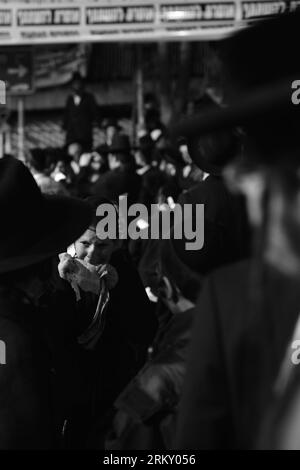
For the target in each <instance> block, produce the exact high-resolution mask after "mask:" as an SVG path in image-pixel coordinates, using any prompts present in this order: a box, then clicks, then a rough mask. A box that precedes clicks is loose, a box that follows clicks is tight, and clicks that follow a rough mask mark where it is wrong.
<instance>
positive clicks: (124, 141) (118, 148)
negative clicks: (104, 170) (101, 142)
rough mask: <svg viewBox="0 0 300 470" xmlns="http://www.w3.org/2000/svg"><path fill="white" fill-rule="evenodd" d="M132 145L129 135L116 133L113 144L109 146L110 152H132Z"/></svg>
mask: <svg viewBox="0 0 300 470" xmlns="http://www.w3.org/2000/svg"><path fill="white" fill-rule="evenodd" d="M130 151H131V145H130V141H129V138H128V136H127V135H125V134H115V135H114V136H113V138H112V142H111V145H110V146H109V147H108V152H109V153H130Z"/></svg>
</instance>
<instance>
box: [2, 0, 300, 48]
mask: <svg viewBox="0 0 300 470" xmlns="http://www.w3.org/2000/svg"><path fill="white" fill-rule="evenodd" d="M298 6H300V0H292V1H289V0H273V1H269V0H267V1H244V0H235V1H227V0H225V1H219V2H216V1H211V0H207V1H203V2H202V1H194V0H181V1H176V0H159V1H152V2H151V1H147V0H140V1H136V2H135V1H132V0H127V1H126V0H101V5H99V3H96V2H94V3H88V2H86V1H78V0H75V1H73V2H72V3H70V2H69V3H55V2H49V4H48V3H35V2H30V4H28V3H26V4H24V3H13V4H12V3H0V44H1V45H6V44H7V45H9V44H14V45H16V44H41V43H57V42H69V43H70V42H87V41H88V42H95V41H118V40H128V41H132V40H134V41H139V40H140V41H146V40H149V41H154V40H157V39H169V40H176V39H178V40H182V39H185V38H186V39H199V40H201V39H218V38H221V37H223V36H225V35H227V34H228V33H230V32H231V31H232V30H233V29H234V28H236V27H240V26H243V24H245V23H247V22H249V21H255V20H259V19H261V18H266V17H269V16H272V15H276V14H280V13H285V12H287V11H290V10H295V9H296V8H297V7H298Z"/></svg>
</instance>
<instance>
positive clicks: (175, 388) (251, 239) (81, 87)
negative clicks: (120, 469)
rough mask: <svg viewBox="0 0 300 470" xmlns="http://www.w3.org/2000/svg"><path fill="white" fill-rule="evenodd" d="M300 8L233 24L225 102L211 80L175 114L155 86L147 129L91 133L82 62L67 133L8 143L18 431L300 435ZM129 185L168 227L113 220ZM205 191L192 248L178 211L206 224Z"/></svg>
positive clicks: (7, 331) (84, 442)
mask: <svg viewBox="0 0 300 470" xmlns="http://www.w3.org/2000/svg"><path fill="white" fill-rule="evenodd" d="M299 21H300V17H299V14H298V13H294V14H290V15H286V16H284V17H280V18H277V19H271V20H269V21H266V22H265V23H261V24H259V25H257V26H252V27H250V28H248V29H245V30H243V31H240V32H238V33H237V34H236V35H234V36H233V37H232V38H229V39H227V40H226V41H225V47H224V51H225V52H224V57H225V58H226V60H225V63H226V65H227V67H228V70H229V72H230V73H231V78H230V84H231V88H232V89H233V90H234V92H233V91H232V89H230V92H229V93H228V94H227V95H226V96H227V99H228V102H227V103H226V105H220V103H217V102H215V101H214V99H213V98H212V96H211V94H208V93H207V94H205V95H204V96H203V97H202V98H201V100H199V102H198V103H197V115H195V116H191V117H185V118H183V119H182V120H181V121H180V122H178V123H174V124H173V127H172V128H166V126H164V125H163V123H162V122H161V117H160V110H159V106H158V104H157V102H156V99H155V98H154V97H153V96H151V97H150V98H151V99H150V100H148V101H147V100H146V102H147V103H148V105H147V106H146V107H145V110H144V112H145V125H144V128H143V130H142V131H141V129H139V130H138V131H137V132H136V138H135V139H134V141H133V139H132V138H130V137H129V136H128V135H126V133H125V131H124V129H122V126H121V125H120V124H119V122H118V121H119V120H118V119H107V120H106V123H105V139H106V141H105V143H104V144H103V145H101V146H100V147H97V148H94V147H93V139H92V127H93V122H94V120H95V113H96V111H95V109H96V102H95V99H94V97H93V96H92V95H91V94H90V93H89V92H88V91H86V89H85V84H84V80H83V79H82V77H81V76H80V75H79V74H78V73H75V74H74V77H73V81H72V90H71V93H70V96H69V98H68V101H67V103H66V109H65V119H64V129H65V132H66V145H65V147H64V148H63V149H42V148H36V149H32V150H31V152H30V154H29V155H28V156H27V159H26V162H25V165H24V164H23V163H21V162H20V161H18V160H17V159H15V158H14V157H13V156H10V155H5V156H4V157H3V158H2V159H0V210H1V216H2V229H1V235H0V240H1V243H0V309H1V310H0V340H1V341H2V342H3V344H5V345H6V347H7V354H6V361H5V363H4V361H2V364H1V361H0V448H1V449H16V448H17V449H19V448H26V449H28V448H31V449H40V448H44V449H49V448H50V449H53V448H59V449H106V450H141V449H142V450H153V449H161V450H163V449H190V450H192V449H193V450H195V449H197V450H199V449H220V448H229V449H237V448H239V449H253V448H268V449H281V448H284V449H285V448H298V449H299V448H300V430H299V426H300V416H299V414H298V413H299V406H298V404H299V398H300V394H299V391H300V389H299V386H300V384H299V374H298V369H297V367H296V366H297V364H298V363H299V361H298V356H297V347H299V346H298V345H299V344H300V329H299V305H300V298H299V295H300V289H299V277H300V243H299V234H300V231H299V224H300V219H299V213H300V212H299V167H300V164H299V139H298V132H299V131H298V129H299V122H300V120H299V116H298V113H297V110H296V108H295V107H294V108H293V107H292V106H291V103H290V99H289V94H287V91H288V93H289V92H290V77H291V76H293V77H294V76H295V74H297V72H298V71H300V67H299V65H298V64H297V63H295V61H294V60H293V58H292V53H290V54H289V53H287V52H286V49H285V52H284V54H282V55H280V54H279V55H280V57H278V51H279V50H280V47H282V44H281V42H280V41H282V40H283V39H282V38H284V40H285V41H286V42H287V43H289V44H292V43H295V41H294V40H295V38H297V37H298V31H299ZM279 31H280V32H281V33H282V34H280V35H279V34H278V32H279ZM283 33H284V34H283ZM266 38H267V39H266ZM277 43H280V47H275V46H274V44H275V45H276V44H277ZM254 47H255V50H256V51H257V53H256V54H255V55H254V54H253V53H252V51H253V48H254ZM257 70H259V76H258V75H257ZM148 98H149V97H148ZM134 134H135V133H134ZM38 188H39V189H38ZM124 196H126V197H127V200H128V206H130V205H134V204H138V203H139V204H143V205H144V206H145V207H146V208H148V209H150V207H151V206H152V205H155V207H157V209H158V211H159V213H161V214H163V213H164V212H165V211H169V213H170V220H171V222H170V226H169V233H168V237H165V236H163V234H162V233H159V236H158V237H155V238H154V237H153V238H151V236H149V230H150V229H151V226H152V224H154V223H155V222H154V221H153V220H152V219H151V218H150V219H148V220H147V221H145V220H144V219H143V217H142V215H141V216H140V217H137V218H135V219H134V220H133V219H132V218H131V217H129V218H128V224H133V223H134V224H135V225H136V226H137V228H138V229H139V233H140V236H139V237H136V238H135V239H124V238H122V236H121V231H120V227H119V226H118V227H116V236H114V237H111V236H108V237H107V238H101V237H99V236H98V232H97V226H98V224H99V223H103V221H104V215H103V213H102V212H101V213H100V212H99V211H97V208H99V206H101V205H102V204H105V205H107V204H108V205H110V207H112V208H113V211H114V212H115V214H116V216H118V215H119V206H118V203H119V200H120V198H122V197H124ZM199 204H204V227H203V233H204V245H203V247H202V248H201V249H197V250H188V249H187V248H186V243H187V242H188V241H191V239H190V235H189V233H187V231H186V230H185V224H186V223H187V220H181V221H178V219H176V218H174V219H172V217H171V215H172V214H173V213H174V211H175V210H176V208H178V207H181V208H184V207H188V208H189V210H188V211H187V213H186V212H184V214H185V216H186V217H187V218H188V222H189V223H190V224H191V226H195V221H196V218H197V211H198V207H199ZM177 224H182V226H181V229H182V230H181V236H180V237H178V236H177V234H178V226H177ZM146 233H147V234H148V235H147V234H146ZM143 234H144V235H145V236H143Z"/></svg>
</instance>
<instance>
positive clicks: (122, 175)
mask: <svg viewBox="0 0 300 470" xmlns="http://www.w3.org/2000/svg"><path fill="white" fill-rule="evenodd" d="M108 151H109V155H108V163H109V168H110V170H109V171H108V172H107V173H105V174H104V175H102V176H100V178H99V180H98V181H97V183H96V184H95V186H94V187H93V190H92V194H93V196H97V197H99V198H100V197H103V198H106V199H109V200H113V201H118V198H119V196H121V195H125V194H127V197H128V205H130V204H134V203H136V202H137V201H138V195H139V192H140V187H141V178H140V176H138V175H137V174H136V171H135V162H134V158H133V156H132V154H131V152H130V142H129V139H128V137H127V136H126V135H121V134H120V135H119V134H116V135H114V137H113V140H112V144H111V146H110V147H109V149H108Z"/></svg>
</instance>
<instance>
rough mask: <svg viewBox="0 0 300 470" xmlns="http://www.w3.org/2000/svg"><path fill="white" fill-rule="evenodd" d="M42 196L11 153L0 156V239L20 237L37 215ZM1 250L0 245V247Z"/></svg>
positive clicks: (38, 214)
mask: <svg viewBox="0 0 300 470" xmlns="http://www.w3.org/2000/svg"><path fill="white" fill-rule="evenodd" d="M42 207H43V198H42V195H41V192H40V189H39V187H38V186H37V184H36V182H35V180H34V178H33V176H32V175H31V173H30V171H29V170H28V169H27V168H26V166H25V165H24V164H23V163H21V162H20V161H19V160H17V159H15V158H14V157H11V156H4V157H3V158H1V159H0V212H1V226H2V230H1V233H0V240H7V239H9V238H16V240H17V239H21V238H22V235H23V232H24V231H25V230H27V231H29V230H30V225H31V224H32V223H33V222H35V223H36V221H37V220H38V219H40V217H41V215H42ZM0 250H1V248H0Z"/></svg>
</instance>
